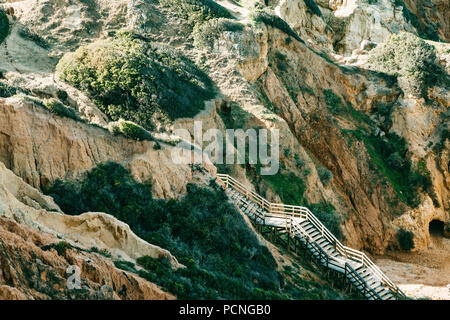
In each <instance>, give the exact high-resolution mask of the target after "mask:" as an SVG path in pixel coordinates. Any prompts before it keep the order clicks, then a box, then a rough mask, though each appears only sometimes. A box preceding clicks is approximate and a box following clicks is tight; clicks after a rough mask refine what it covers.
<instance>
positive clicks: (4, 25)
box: [0, 9, 9, 43]
mask: <svg viewBox="0 0 450 320" xmlns="http://www.w3.org/2000/svg"><path fill="white" fill-rule="evenodd" d="M8 33H9V19H8V16H7V15H6V13H5V11H3V10H1V9H0V43H2V42H3V40H5V38H6V37H7V36H8Z"/></svg>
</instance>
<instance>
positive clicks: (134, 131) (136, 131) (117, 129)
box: [109, 119, 154, 141]
mask: <svg viewBox="0 0 450 320" xmlns="http://www.w3.org/2000/svg"><path fill="white" fill-rule="evenodd" d="M109 131H110V132H111V133H112V134H114V135H117V134H123V135H124V136H126V137H128V138H131V139H134V140H137V141H141V140H150V141H152V140H154V139H153V137H152V135H151V134H150V132H148V131H147V130H145V129H144V128H142V127H141V126H139V125H137V124H135V123H134V122H131V121H126V120H122V119H120V120H119V121H117V122H112V123H110V124H109Z"/></svg>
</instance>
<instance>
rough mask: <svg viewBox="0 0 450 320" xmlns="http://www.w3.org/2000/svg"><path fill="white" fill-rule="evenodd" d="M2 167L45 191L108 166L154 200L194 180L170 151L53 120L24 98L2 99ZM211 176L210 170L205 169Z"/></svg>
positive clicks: (172, 195) (69, 121)
mask: <svg viewBox="0 0 450 320" xmlns="http://www.w3.org/2000/svg"><path fill="white" fill-rule="evenodd" d="M0 110H1V113H2V117H1V118H0V161H2V162H3V163H4V164H5V165H6V167H7V168H9V169H11V170H12V171H13V172H14V173H16V174H17V175H18V176H20V177H21V178H23V179H24V181H25V182H27V183H28V184H30V185H32V186H34V187H37V188H40V187H48V186H49V185H50V184H51V183H53V182H54V181H55V180H56V179H58V178H59V179H73V178H76V177H79V175H80V174H82V173H83V172H85V171H88V170H90V169H92V168H93V167H95V166H96V165H97V164H99V163H101V162H106V161H116V162H119V163H121V164H122V165H124V166H125V167H127V168H128V169H129V170H130V171H131V172H132V173H133V174H134V175H135V177H136V178H137V179H138V180H139V181H140V182H150V183H151V184H152V190H153V193H154V196H155V197H165V198H176V197H179V196H180V195H182V194H184V193H185V191H186V190H185V188H186V184H187V183H188V182H189V181H190V180H191V179H192V172H191V168H190V167H189V166H188V165H187V164H177V163H175V162H174V161H172V151H173V148H174V147H172V146H169V145H164V144H161V145H162V149H160V150H155V149H154V142H150V141H140V142H137V141H135V140H131V139H127V138H125V137H123V136H113V135H111V134H110V133H109V131H107V130H106V129H102V128H99V127H95V126H92V125H89V124H85V123H82V122H77V121H74V120H72V119H69V118H64V117H60V116H57V115H54V114H52V113H50V112H48V111H47V110H45V109H44V108H42V107H40V106H38V105H36V104H35V103H33V102H32V101H30V100H28V99H26V98H24V97H23V96H14V97H11V98H7V99H1V98H0ZM204 166H205V167H206V168H207V169H209V170H212V171H211V172H212V173H214V171H213V170H214V167H212V166H208V164H206V163H205V164H204Z"/></svg>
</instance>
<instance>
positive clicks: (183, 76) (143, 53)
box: [56, 32, 215, 130]
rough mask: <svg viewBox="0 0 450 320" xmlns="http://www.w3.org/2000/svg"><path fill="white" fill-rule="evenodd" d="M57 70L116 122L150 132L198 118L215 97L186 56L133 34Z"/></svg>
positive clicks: (82, 52)
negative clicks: (159, 126) (160, 125)
mask: <svg viewBox="0 0 450 320" xmlns="http://www.w3.org/2000/svg"><path fill="white" fill-rule="evenodd" d="M56 70H57V74H58V76H59V77H60V78H61V79H62V80H64V81H66V82H68V83H70V84H72V85H73V86H75V87H77V88H78V89H81V90H83V91H85V92H87V93H88V94H89V96H90V97H91V99H92V100H93V101H94V102H95V104H96V105H97V106H98V107H99V108H100V109H101V110H102V111H103V112H104V113H105V114H106V115H107V116H108V117H109V118H110V119H111V120H114V121H117V120H119V119H120V118H122V119H124V120H128V121H132V122H135V123H136V124H139V125H141V126H143V127H144V128H146V129H149V130H151V129H152V128H153V127H154V122H155V121H160V122H167V121H171V120H173V119H176V118H179V117H192V116H194V115H195V114H197V113H198V111H199V110H202V109H203V108H204V101H205V100H208V99H211V98H213V97H214V96H215V90H214V88H213V83H212V81H211V80H210V79H209V77H208V76H207V75H206V74H205V73H203V72H202V71H201V70H200V69H198V68H197V67H196V66H195V64H194V63H193V62H191V61H190V60H188V59H187V58H186V57H184V56H183V55H182V54H181V53H180V52H178V51H176V50H174V49H171V48H169V47H167V46H164V45H161V44H155V43H150V42H148V41H146V40H145V39H143V38H141V37H139V36H137V35H134V34H132V33H131V32H121V33H119V35H118V36H117V37H116V38H114V39H112V40H100V41H97V42H95V43H93V44H90V45H88V46H83V47H81V48H79V49H78V50H77V51H75V52H74V53H69V54H66V55H65V56H64V57H63V58H62V59H61V61H60V62H59V63H58V65H57V68H56Z"/></svg>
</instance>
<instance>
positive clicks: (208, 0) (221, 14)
mask: <svg viewBox="0 0 450 320" xmlns="http://www.w3.org/2000/svg"><path fill="white" fill-rule="evenodd" d="M159 3H160V4H162V5H163V6H166V7H170V8H171V9H173V10H174V11H175V12H176V13H177V14H178V15H179V16H181V17H183V18H185V19H188V20H189V21H190V22H192V23H203V22H205V21H207V20H210V19H213V18H228V19H232V18H233V16H232V15H231V13H230V12H229V11H228V10H227V9H225V8H224V7H222V6H221V5H220V4H218V3H216V2H214V1H213V0H159Z"/></svg>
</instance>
